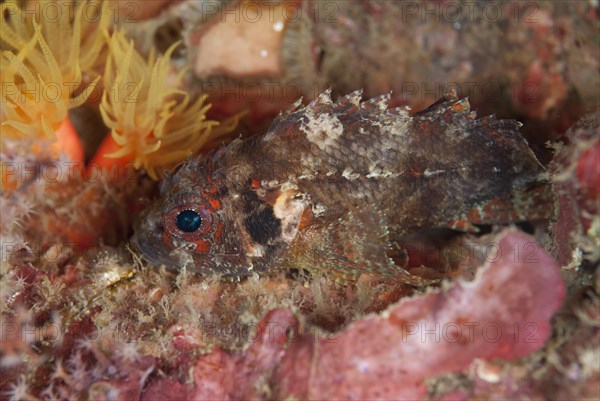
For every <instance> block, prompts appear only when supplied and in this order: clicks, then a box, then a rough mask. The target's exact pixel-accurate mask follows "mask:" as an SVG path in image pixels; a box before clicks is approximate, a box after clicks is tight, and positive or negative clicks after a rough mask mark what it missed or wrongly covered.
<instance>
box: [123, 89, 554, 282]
mask: <svg viewBox="0 0 600 401" xmlns="http://www.w3.org/2000/svg"><path fill="white" fill-rule="evenodd" d="M388 101H389V95H383V96H380V97H377V98H374V99H371V100H367V101H362V92H361V91H356V92H353V93H351V94H349V95H347V96H345V97H342V98H340V99H339V100H338V101H335V102H334V101H332V99H331V93H330V91H326V92H324V93H322V94H321V95H320V96H319V97H318V98H317V99H316V100H314V101H313V102H311V103H310V104H309V105H307V106H303V105H302V104H301V103H300V101H298V102H296V103H295V104H294V105H293V106H292V107H291V108H290V109H289V110H287V111H285V112H283V113H281V114H280V115H279V116H278V117H277V118H276V119H275V120H274V122H273V123H272V125H271V127H270V129H269V130H268V131H267V133H266V134H264V135H260V136H256V137H251V138H248V139H244V140H242V139H237V140H235V141H233V142H231V143H229V144H228V145H225V146H223V147H221V148H219V149H217V150H214V151H212V152H211V153H209V154H207V155H199V156H195V157H193V158H191V159H189V160H188V161H187V162H185V163H184V164H183V165H181V166H180V167H179V168H178V169H177V170H176V171H175V172H174V173H172V174H171V175H170V176H168V177H167V178H166V179H165V180H164V181H163V182H162V183H161V188H160V193H161V195H160V198H159V199H158V200H157V201H156V202H155V203H154V204H153V205H151V206H150V207H149V208H148V209H147V210H146V211H145V212H144V214H143V216H142V218H141V219H140V220H139V221H138V223H137V224H136V227H135V235H134V238H133V242H134V244H135V245H136V246H137V247H138V248H139V249H140V250H141V251H142V253H143V255H144V257H145V258H146V259H147V260H148V261H150V262H151V263H153V264H156V265H165V266H167V267H172V268H178V269H182V268H184V267H185V268H186V269H187V270H188V271H190V270H191V271H196V272H212V273H217V274H220V275H223V276H233V277H243V276H247V275H250V274H252V272H258V273H261V272H271V271H276V270H281V269H290V268H293V269H301V270H307V271H309V272H313V273H316V272H323V273H325V274H329V275H332V276H334V277H335V278H337V279H339V280H341V281H347V280H353V279H355V278H356V277H357V276H359V275H360V274H361V273H363V272H369V273H371V274H374V275H376V276H381V277H389V278H393V279H397V280H400V281H402V282H405V283H408V284H412V285H421V284H425V283H427V282H429V281H428V280H425V279H422V278H420V277H417V276H416V275H413V274H410V273H409V272H408V271H407V270H406V269H405V267H406V252H405V251H404V250H403V249H402V247H401V245H399V244H400V243H401V239H402V238H403V237H404V236H406V235H408V234H411V233H415V232H417V231H419V230H422V229H427V228H435V227H449V228H454V229H458V230H462V231H476V230H477V227H476V226H475V225H476V224H508V223H510V222H516V221H521V220H532V219H536V218H541V217H543V213H547V211H548V210H549V209H551V208H548V206H547V204H546V202H544V199H545V198H544V197H545V196H546V194H547V184H546V183H545V182H544V181H543V179H542V178H541V175H542V173H543V171H544V169H543V167H542V166H541V165H540V163H539V162H538V160H537V159H536V157H535V155H534V154H533V153H532V151H531V150H530V148H529V147H528V145H527V142H526V141H525V139H524V138H523V137H522V136H521V135H520V133H519V131H518V129H519V127H520V125H521V124H520V123H519V122H517V121H514V120H499V119H496V118H495V117H494V116H488V117H483V118H480V119H477V118H476V115H475V112H473V111H471V110H470V106H469V102H468V100H467V99H458V98H457V96H456V93H450V94H448V95H446V96H445V97H444V98H442V99H440V100H439V101H438V102H436V103H435V104H433V105H431V106H430V107H429V108H427V109H425V110H423V111H420V112H418V113H415V114H409V112H408V110H407V109H406V108H390V107H389V106H388Z"/></svg>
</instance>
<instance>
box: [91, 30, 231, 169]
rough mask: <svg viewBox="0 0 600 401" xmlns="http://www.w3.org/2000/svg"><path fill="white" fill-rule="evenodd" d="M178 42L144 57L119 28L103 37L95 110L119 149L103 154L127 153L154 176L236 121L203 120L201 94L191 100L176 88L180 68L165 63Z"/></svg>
mask: <svg viewBox="0 0 600 401" xmlns="http://www.w3.org/2000/svg"><path fill="white" fill-rule="evenodd" d="M178 45H179V44H178V43H175V44H173V45H172V46H171V47H169V49H168V50H167V51H166V52H165V54H163V55H161V56H158V57H157V56H156V53H155V51H154V50H152V51H151V52H150V54H149V56H148V58H147V59H144V58H143V57H142V56H141V55H140V54H139V53H138V52H137V51H136V49H135V48H134V43H133V41H131V40H129V41H128V40H127V38H126V36H125V34H124V32H123V31H115V32H114V33H113V34H112V35H111V36H110V39H109V54H110V55H109V57H108V60H107V63H106V68H105V72H104V82H105V85H107V87H106V90H105V92H104V94H103V96H102V103H101V105H100V112H101V113H102V117H103V119H104V122H105V124H106V125H107V126H108V127H109V128H110V129H111V135H112V138H113V139H114V142H115V143H116V144H117V145H118V147H119V150H117V151H116V152H113V153H110V154H107V155H106V157H109V158H121V157H128V158H130V159H131V160H132V161H133V164H134V166H135V167H136V168H140V167H143V168H144V170H145V171H146V172H147V173H148V175H150V177H152V178H154V179H157V178H158V177H159V176H160V175H161V174H162V172H163V171H164V170H166V169H168V168H171V167H173V166H175V165H176V164H178V163H179V162H181V161H182V160H184V159H185V158H186V157H187V156H189V155H191V154H193V153H195V152H197V151H198V150H199V149H201V148H202V147H203V146H205V144H206V143H207V141H208V140H209V139H212V140H214V138H215V136H217V137H218V136H219V134H224V133H227V132H230V131H231V130H232V129H233V128H234V127H235V125H236V121H235V119H234V120H229V122H228V123H225V124H223V125H222V126H220V125H219V122H218V121H214V120H208V119H207V117H206V112H207V111H208V109H209V108H210V104H207V103H206V96H200V97H199V98H198V99H197V100H195V101H192V100H191V99H190V95H189V94H188V93H186V92H185V91H183V90H181V89H179V87H180V85H181V80H182V79H183V75H184V74H185V71H181V72H179V73H178V74H174V73H171V71H170V63H169V62H170V58H171V55H172V54H173V52H174V51H175V49H176V48H177V46H178ZM216 127H218V128H216Z"/></svg>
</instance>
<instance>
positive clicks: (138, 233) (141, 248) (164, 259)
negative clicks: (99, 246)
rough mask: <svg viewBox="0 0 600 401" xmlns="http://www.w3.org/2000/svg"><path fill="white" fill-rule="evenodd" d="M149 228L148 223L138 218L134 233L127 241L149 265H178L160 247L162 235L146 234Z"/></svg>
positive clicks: (173, 266)
mask: <svg viewBox="0 0 600 401" xmlns="http://www.w3.org/2000/svg"><path fill="white" fill-rule="evenodd" d="M149 229H152V228H151V227H149V223H148V222H147V221H146V220H144V219H143V218H142V219H140V220H138V222H137V223H136V224H135V225H134V228H133V230H134V233H133V235H132V236H131V238H130V239H129V243H130V244H131V246H132V247H133V249H134V250H136V251H137V252H138V253H139V254H140V256H141V257H142V259H144V260H145V261H146V262H148V263H149V264H151V265H155V266H165V267H167V268H175V267H177V265H178V263H177V262H178V261H177V260H176V259H174V258H172V257H170V255H169V254H168V253H166V252H165V251H164V250H163V249H162V247H163V246H164V244H163V243H162V240H161V238H162V235H158V234H157V235H147V234H144V233H147V232H148V230H149Z"/></svg>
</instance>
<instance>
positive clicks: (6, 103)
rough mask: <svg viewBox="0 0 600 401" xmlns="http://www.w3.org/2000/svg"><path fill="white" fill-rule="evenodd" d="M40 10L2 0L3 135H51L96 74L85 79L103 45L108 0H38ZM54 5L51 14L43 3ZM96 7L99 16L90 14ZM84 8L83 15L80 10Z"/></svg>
mask: <svg viewBox="0 0 600 401" xmlns="http://www.w3.org/2000/svg"><path fill="white" fill-rule="evenodd" d="M38 5H39V6H40V7H39V9H38V10H37V11H38V12H29V11H24V10H22V9H21V8H20V7H19V6H18V4H17V3H16V2H15V1H14V0H13V1H10V0H9V1H7V2H5V3H3V4H2V5H0V18H1V19H0V49H2V54H1V57H0V85H2V97H1V101H2V109H1V111H0V123H1V126H0V129H1V133H2V138H3V139H6V138H9V139H29V140H34V139H41V138H45V139H48V140H53V139H54V138H55V132H56V130H57V129H58V128H59V127H60V125H61V123H62V122H63V121H64V120H65V119H66V118H67V111H68V110H69V109H70V108H73V107H77V106H79V105H81V104H82V103H84V102H85V101H86V99H87V98H88V97H89V95H90V94H91V92H92V90H93V89H94V87H95V85H96V83H97V82H98V79H99V78H97V79H96V80H94V81H92V82H91V83H88V84H86V83H85V82H84V74H83V73H82V72H86V73H87V72H90V71H91V70H92V69H93V67H94V63H95V62H96V61H97V59H98V56H99V55H100V54H101V52H102V50H103V47H104V46H105V39H104V37H103V35H102V30H105V29H107V28H108V26H109V24H110V19H109V13H108V12H106V11H107V9H106V7H107V3H106V2H105V3H104V4H103V5H102V6H100V4H99V3H97V2H91V1H80V2H66V1H56V2H40V3H38ZM50 5H52V7H54V8H53V10H54V13H53V14H52V18H50V17H49V16H48V15H47V14H46V13H45V7H48V6H50ZM90 7H96V11H97V13H96V14H95V15H96V16H97V18H90V17H89V16H90V15H91V14H93V13H90V12H89V8H90ZM84 12H85V15H84Z"/></svg>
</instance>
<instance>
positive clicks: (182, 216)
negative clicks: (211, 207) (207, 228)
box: [177, 209, 202, 233]
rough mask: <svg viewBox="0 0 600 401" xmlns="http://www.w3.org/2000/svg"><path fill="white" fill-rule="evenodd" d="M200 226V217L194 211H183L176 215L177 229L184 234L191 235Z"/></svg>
mask: <svg viewBox="0 0 600 401" xmlns="http://www.w3.org/2000/svg"><path fill="white" fill-rule="evenodd" d="M201 225H202V217H200V215H199V214H198V212H196V211H195V210H189V209H188V210H184V211H182V212H180V213H179V214H178V215H177V228H179V229H180V230H181V231H183V232H186V233H193V232H194V231H196V230H198V229H199V228H200V226H201Z"/></svg>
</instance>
